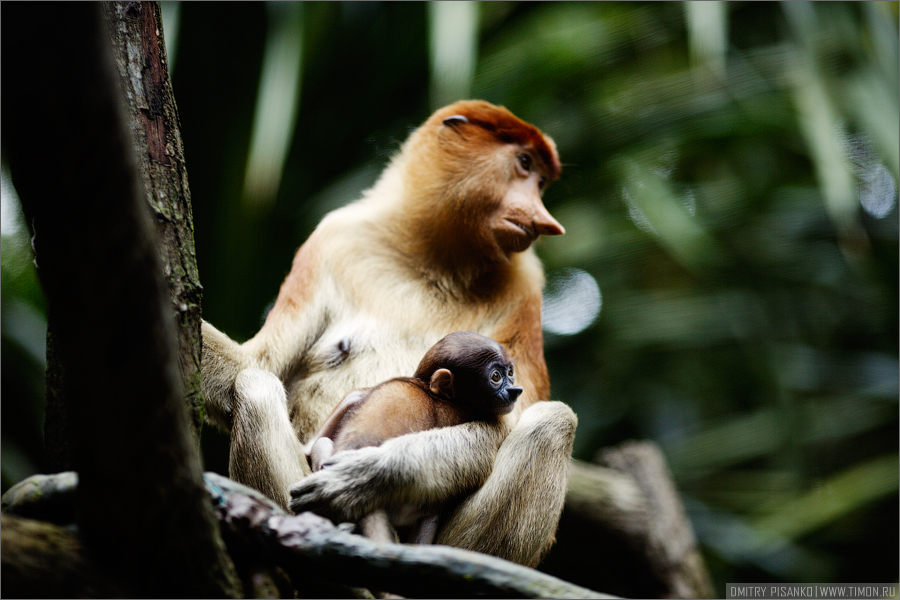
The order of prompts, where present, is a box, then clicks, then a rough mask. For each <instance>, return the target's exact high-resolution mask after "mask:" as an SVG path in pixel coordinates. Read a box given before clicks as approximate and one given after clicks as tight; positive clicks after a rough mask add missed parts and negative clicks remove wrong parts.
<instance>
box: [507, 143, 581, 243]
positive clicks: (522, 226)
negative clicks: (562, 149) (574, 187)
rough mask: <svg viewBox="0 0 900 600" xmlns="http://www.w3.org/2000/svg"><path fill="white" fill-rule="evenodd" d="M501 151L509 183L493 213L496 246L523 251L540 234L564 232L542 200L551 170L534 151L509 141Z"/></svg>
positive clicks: (559, 233)
mask: <svg viewBox="0 0 900 600" xmlns="http://www.w3.org/2000/svg"><path fill="white" fill-rule="evenodd" d="M499 153H500V154H501V156H502V157H503V158H504V159H505V161H506V162H507V165H506V167H507V168H506V169H505V170H506V171H507V172H508V184H507V185H506V189H505V191H504V193H503V197H502V200H501V201H500V205H499V206H498V207H497V209H496V210H495V212H494V214H493V215H491V231H492V232H493V234H494V238H495V240H496V242H497V245H498V246H499V247H500V248H501V249H502V250H503V252H504V253H506V254H511V253H513V252H523V251H525V250H526V249H527V248H528V247H529V246H530V245H531V244H532V242H534V241H535V240H536V239H537V238H538V236H540V235H561V234H563V233H565V232H566V230H565V229H564V228H563V226H562V225H560V224H559V222H558V221H557V220H556V219H554V218H553V217H552V216H551V215H550V212H549V211H548V210H547V209H546V207H545V206H544V203H543V200H542V199H541V194H542V193H543V191H544V187H546V185H547V181H548V173H547V168H546V166H544V165H543V164H542V162H541V160H540V159H539V158H538V157H537V156H536V155H535V153H534V151H533V150H531V149H528V148H524V147H522V146H519V145H518V144H508V145H507V147H504V148H502V149H501V150H500V152H499Z"/></svg>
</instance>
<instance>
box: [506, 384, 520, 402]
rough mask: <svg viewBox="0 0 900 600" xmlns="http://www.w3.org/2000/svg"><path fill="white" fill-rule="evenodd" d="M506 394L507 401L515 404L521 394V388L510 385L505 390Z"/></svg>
mask: <svg viewBox="0 0 900 600" xmlns="http://www.w3.org/2000/svg"><path fill="white" fill-rule="evenodd" d="M506 392H507V393H508V394H509V401H510V402H515V401H516V398H518V397H519V396H520V395H521V394H522V388H521V387H520V386H518V385H511V386H509V387H508V388H506Z"/></svg>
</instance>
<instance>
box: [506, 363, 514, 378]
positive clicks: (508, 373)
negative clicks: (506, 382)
mask: <svg viewBox="0 0 900 600" xmlns="http://www.w3.org/2000/svg"><path fill="white" fill-rule="evenodd" d="M506 376H507V377H509V378H510V380H512V379H513V377H515V375H514V374H513V368H512V365H510V366H509V371H507V372H506Z"/></svg>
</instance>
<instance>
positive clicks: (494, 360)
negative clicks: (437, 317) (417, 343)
mask: <svg viewBox="0 0 900 600" xmlns="http://www.w3.org/2000/svg"><path fill="white" fill-rule="evenodd" d="M437 369H446V370H448V371H450V373H452V382H453V384H452V395H450V396H449V397H447V399H450V398H451V397H452V400H453V401H454V402H456V403H458V404H459V405H462V406H465V407H467V408H468V409H469V410H471V411H473V412H475V413H476V414H478V415H479V416H481V417H491V416H500V415H505V414H508V413H509V412H511V411H512V409H513V407H514V406H515V404H516V400H517V399H518V397H519V395H521V393H522V388H521V387H519V386H517V385H515V372H514V367H513V361H512V358H510V356H509V354H508V353H507V352H506V348H504V347H503V346H502V345H500V344H498V343H497V342H495V341H494V340H492V339H490V338H488V337H485V336H483V335H480V334H477V333H472V332H469V331H458V332H456V333H451V334H450V335H448V336H446V337H444V338H443V339H441V340H440V341H439V342H438V343H437V344H435V345H434V346H433V347H432V348H431V350H429V351H428V352H427V353H426V355H425V358H423V359H422V362H421V363H420V365H419V369H418V370H417V372H416V377H417V378H419V379H421V380H423V381H429V380H430V378H431V376H432V375H433V373H434V372H435V371H436V370H437Z"/></svg>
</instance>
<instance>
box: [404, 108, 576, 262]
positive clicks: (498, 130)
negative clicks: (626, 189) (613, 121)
mask: <svg viewBox="0 0 900 600" xmlns="http://www.w3.org/2000/svg"><path fill="white" fill-rule="evenodd" d="M411 140H412V143H411V145H410V148H409V151H410V153H411V154H412V155H413V156H415V157H416V159H415V160H414V161H413V165H412V166H411V168H410V171H409V173H410V175H409V176H410V179H411V180H412V182H411V185H412V189H417V190H423V189H430V188H429V186H434V187H435V188H436V189H438V190H440V196H441V203H440V204H438V205H437V206H433V205H432V206H430V208H431V209H432V210H434V211H435V213H437V214H439V219H438V222H440V223H441V228H440V230H441V233H442V234H443V235H444V238H443V239H458V240H465V243H466V244H467V245H468V247H469V248H472V249H473V250H474V249H476V248H477V250H478V251H479V252H480V253H481V254H482V255H483V256H488V257H490V258H492V259H498V260H502V259H504V258H505V259H509V257H510V255H512V254H513V253H516V252H523V251H524V250H526V249H528V247H529V246H530V245H531V244H532V243H533V242H534V241H535V240H536V239H537V238H538V237H539V236H541V235H560V234H563V233H565V229H564V228H563V226H562V225H560V224H559V222H558V221H556V219H554V218H553V217H552V216H551V215H550V212H549V211H548V210H547V209H546V207H545V206H544V203H543V200H542V198H541V196H542V194H543V192H544V189H545V188H546V187H547V185H548V184H549V183H550V182H551V181H553V180H555V179H557V178H558V177H559V173H560V163H559V157H558V155H557V151H556V145H555V144H554V142H553V140H552V139H551V138H549V137H548V136H546V135H544V134H543V133H541V131H540V130H539V129H538V128H537V127H535V126H534V125H531V124H529V123H526V122H524V121H522V120H521V119H519V118H518V117H516V116H515V115H513V114H512V113H511V112H509V111H508V110H507V109H505V108H504V107H502V106H494V105H492V104H489V103H487V102H483V101H478V100H466V101H462V102H457V103H455V104H451V105H450V106H446V107H444V108H442V109H440V110H438V111H437V112H435V113H434V114H433V115H432V116H431V117H430V118H429V119H428V121H427V122H426V123H425V125H424V126H423V127H422V128H420V130H419V131H418V132H417V133H416V134H414V135H413V136H412V137H411ZM432 218H433V215H432Z"/></svg>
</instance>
